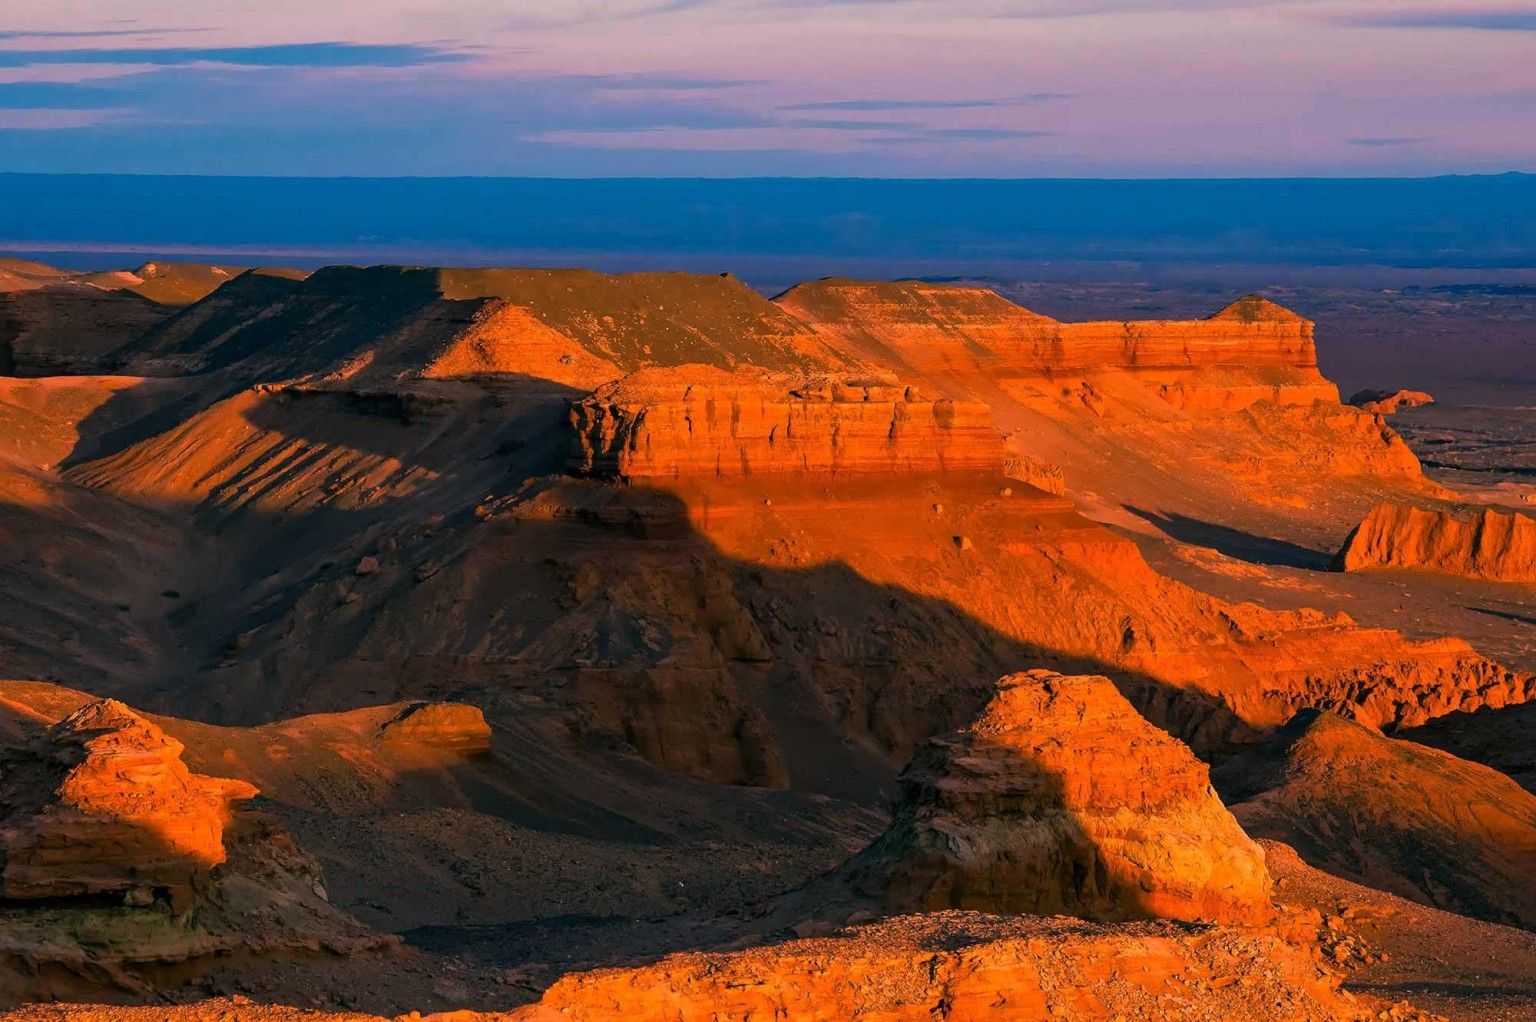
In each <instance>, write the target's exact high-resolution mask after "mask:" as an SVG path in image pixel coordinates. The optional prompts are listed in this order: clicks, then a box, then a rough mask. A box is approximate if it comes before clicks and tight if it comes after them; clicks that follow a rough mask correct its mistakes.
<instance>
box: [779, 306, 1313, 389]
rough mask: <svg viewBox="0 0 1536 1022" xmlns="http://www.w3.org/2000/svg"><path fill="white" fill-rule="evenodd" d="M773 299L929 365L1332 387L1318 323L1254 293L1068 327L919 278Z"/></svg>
mask: <svg viewBox="0 0 1536 1022" xmlns="http://www.w3.org/2000/svg"><path fill="white" fill-rule="evenodd" d="M775 301H777V302H778V304H779V305H780V306H781V307H783V308H784V309H786V310H787V311H789V312H790V313H792V314H794V315H795V316H796V317H798V318H799V319H801V320H803V321H804V322H806V323H809V324H811V325H813V326H814V327H815V328H816V330H817V332H818V333H821V334H823V335H824V336H827V337H828V338H830V339H832V340H833V342H834V343H837V344H839V345H840V346H842V347H844V348H845V349H846V350H850V351H852V352H855V353H857V354H858V355H860V356H862V357H864V358H867V359H869V360H871V361H877V362H886V363H887V364H892V363H894V364H898V365H899V364H906V365H909V366H911V367H913V368H916V369H922V370H931V369H937V368H949V369H962V368H970V367H976V366H991V367H995V368H996V369H997V370H998V371H1000V372H1003V373H1006V374H1013V375H1018V374H1052V373H1055V374H1063V373H1074V372H1081V371H1083V370H1089V369H1129V370H1136V371H1157V370H1184V371H1188V370H1195V369H1199V368H1202V367H1221V366H1226V367H1239V368H1243V369H1256V370H1257V369H1265V368H1282V369H1292V370H1300V371H1303V372H1304V373H1305V374H1306V375H1305V376H1300V375H1298V376H1297V377H1296V378H1295V379H1296V382H1301V381H1302V380H1303V379H1305V380H1307V381H1309V382H1311V383H1312V384H1313V385H1315V386H1316V387H1317V388H1319V392H1320V393H1326V392H1329V391H1331V388H1330V387H1329V386H1328V385H1327V383H1326V381H1324V380H1323V378H1322V377H1321V376H1320V375H1318V374H1317V372H1316V369H1317V349H1316V346H1315V344H1314V342H1313V336H1312V335H1313V325H1312V323H1311V322H1310V321H1308V320H1305V319H1303V318H1302V317H1300V316H1298V315H1296V314H1295V313H1293V312H1291V311H1289V310H1287V309H1284V308H1281V307H1280V306H1278V305H1275V304H1274V303H1272V302H1269V301H1267V300H1265V299H1263V298H1259V297H1257V296H1250V297H1248V298H1244V299H1241V300H1240V301H1238V302H1235V303H1233V304H1232V305H1229V306H1228V307H1227V308H1225V309H1223V310H1221V311H1220V312H1218V313H1216V314H1215V315H1214V316H1211V317H1210V318H1208V319H1203V320H1188V321H1173V320H1152V321H1144V322H1100V323H1061V322H1058V321H1056V320H1054V319H1050V318H1049V317H1046V316H1041V315H1037V314H1036V313H1033V312H1030V311H1029V310H1027V309H1023V308H1021V307H1019V306H1017V305H1014V304H1013V303H1012V302H1009V301H1007V300H1006V299H1004V298H1001V297H999V296H998V295H996V294H993V293H992V292H990V291H985V290H981V289H976V288H964V287H955V286H950V285H943V284H926V283H922V282H919V281H898V282H894V283H871V282H862V281H848V280H820V281H815V282H812V283H807V284H801V285H799V286H797V287H794V288H791V289H790V290H789V291H786V292H785V293H784V294H782V295H780V296H779V297H778V298H777V299H775ZM1172 378H1176V375H1175V376H1174V377H1171V379H1172ZM1331 392H1332V394H1333V396H1334V397H1335V399H1336V398H1337V391H1331Z"/></svg>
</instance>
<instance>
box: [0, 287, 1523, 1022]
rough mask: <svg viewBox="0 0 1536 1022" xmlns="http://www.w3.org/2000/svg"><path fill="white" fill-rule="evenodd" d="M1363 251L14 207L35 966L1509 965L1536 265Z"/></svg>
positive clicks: (1367, 1006) (12, 873)
mask: <svg viewBox="0 0 1536 1022" xmlns="http://www.w3.org/2000/svg"><path fill="white" fill-rule="evenodd" d="M1368 283H1370V282H1355V283H1354V284H1353V285H1351V286H1340V285H1337V284H1336V285H1334V286H1322V285H1317V284H1308V283H1305V282H1302V283H1296V284H1294V285H1292V286H1289V287H1285V288H1269V289H1266V290H1265V293H1264V296H1263V297H1258V296H1250V297H1244V296H1243V295H1242V293H1241V291H1236V292H1219V290H1218V289H1215V288H1213V287H1211V286H1209V285H1205V284H1200V285H1198V286H1197V285H1190V284H1187V283H1183V284H1181V283H1178V282H1168V281H1163V282H1161V283H1152V284H1149V283H1139V284H1110V283H1100V284H1093V283H1089V284H1080V285H1078V284H1073V285H1068V284H1061V283H1050V282H1039V283H1032V284H1024V283H1018V282H1010V281H994V280H973V279H965V280H957V281H949V280H945V281H911V280H909V281H899V282H890V281H876V282H867V281H853V280H844V279H840V278H833V279H827V280H818V281H810V282H806V283H803V284H798V285H795V286H793V287H790V288H788V289H787V290H785V291H784V292H783V293H782V294H777V295H775V296H773V297H772V298H771V299H770V298H769V297H765V296H764V295H763V294H762V293H760V292H758V291H756V290H753V289H752V288H750V287H748V286H746V285H745V284H743V283H741V282H740V281H737V280H735V279H734V278H732V277H729V276H728V275H725V276H713V275H711V276H701V275H693V274H629V275H603V274H596V273H587V272H583V271H543V270H478V269H477V270H457V269H442V270H438V269H422V268H400V267H371V268H353V267H332V268H322V269H319V270H317V271H315V272H313V273H310V272H308V271H289V270H281V271H254V272H246V271H244V270H241V269H239V268H236V267H225V266H217V267H212V266H193V265H183V264H174V263H162V264H153V265H149V266H144V267H138V268H136V269H135V270H133V271H122V272H119V273H99V272H98V273H89V274H85V273H74V272H70V271H65V270H58V269H56V268H53V267H49V266H43V265H41V264H35V263H24V262H19V261H5V260H0V373H4V374H5V375H3V376H0V536H3V537H4V540H5V542H4V544H3V549H0V679H6V680H0V908H3V910H4V919H3V921H0V1007H4V1008H6V1009H7V1013H6V1014H5V1015H4V1017H7V1018H16V1019H27V1020H34V1019H35V1020H41V1019H58V1020H61V1022H62V1020H65V1019H80V1020H81V1022H85V1020H87V1019H113V1020H115V1019H119V1018H121V1019H123V1020H124V1022H138V1020H140V1019H144V1020H148V1019H150V1018H174V1019H188V1020H190V1019H203V1018H209V1019H213V1018H218V1019H253V1020H255V1019H279V1018H281V1019H290V1018H293V1019H298V1018H305V1019H316V1020H318V1019H320V1018H322V1017H324V1018H336V1019H347V1018H363V1017H391V1016H406V1015H408V1014H409V1013H412V1012H416V1013H422V1014H432V1013H440V1012H449V1013H458V1014H456V1015H455V1017H456V1018H461V1019H462V1018H471V1017H473V1016H474V1015H475V1014H476V1013H479V1014H486V1015H490V1016H498V1017H499V1016H505V1017H508V1018H512V1019H517V1020H524V1022H532V1020H542V1019H544V1018H557V1017H558V1018H577V1019H593V1020H597V1019H615V1018H620V1017H625V1018H629V1019H637V1020H638V1019H651V1018H655V1019H658V1020H660V1019H668V1020H671V1019H689V1020H691V1019H695V1018H697V1019H707V1018H714V1017H721V1016H720V1014H719V1013H725V1014H726V1015H728V1017H732V1018H743V1019H756V1018H785V1017H787V1018H826V1019H840V1018H865V1019H872V1020H873V1019H880V1020H898V1019H912V1018H932V1017H944V1018H952V1019H969V1018H996V1019H1025V1018H1044V1017H1051V1018H1074V1019H1084V1020H1100V1019H1102V1020H1109V1019H1113V1018H1122V1019H1146V1020H1149V1022H1150V1020H1156V1019H1191V1020H1193V1019H1225V1018H1255V1019H1276V1020H1279V1019H1357V1018H1358V1019H1366V1018H1388V1019H1392V1018H1396V1019H1414V1018H1431V1017H1445V1018H1450V1019H1466V1020H1478V1022H1482V1020H1489V1022H1491V1020H1504V1019H1536V932H1533V931H1536V897H1533V892H1536V794H1533V792H1536V758H1533V755H1532V753H1531V749H1533V748H1536V740H1533V734H1536V712H1533V707H1536V630H1533V625H1536V582H1530V581H1519V580H1515V581H1510V580H1509V579H1522V578H1525V577H1526V576H1527V573H1530V572H1536V539H1533V538H1532V536H1533V532H1532V530H1533V529H1536V517H1533V516H1536V499H1533V498H1536V480H1533V478H1532V476H1531V472H1532V471H1533V468H1532V463H1531V457H1532V449H1533V448H1532V444H1533V442H1536V441H1533V436H1536V433H1533V432H1532V428H1531V422H1530V418H1529V407H1530V406H1531V405H1536V380H1527V379H1525V377H1524V376H1522V373H1525V374H1527V375H1528V374H1529V372H1530V367H1531V366H1533V365H1536V358H1532V357H1531V352H1532V345H1533V344H1536V335H1533V334H1532V332H1531V331H1532V329H1533V326H1536V314H1533V312H1532V310H1531V308H1530V300H1531V299H1530V296H1529V295H1528V294H1527V293H1526V292H1524V291H1521V290H1520V288H1519V287H1518V286H1516V285H1507V286H1502V285H1501V286H1500V287H1503V289H1502V290H1501V289H1500V287H1493V286H1490V287H1471V286H1464V285H1461V284H1452V283H1445V282H1439V283H1434V282H1428V283H1425V284H1422V285H1410V287H1409V288H1408V289H1404V288H1402V287H1397V288H1391V289H1383V288H1380V287H1372V286H1367V284H1368ZM1388 291H1390V292H1391V293H1388ZM1452 344H1457V345H1463V346H1465V345H1475V346H1476V347H1477V351H1478V355H1477V357H1475V358H1473V357H1460V356H1455V357H1453V356H1450V355H1448V354H1447V351H1446V348H1447V346H1448V345H1452ZM1393 352H1395V353H1397V355H1398V356H1399V357H1397V358H1396V359H1395V360H1392V359H1390V358H1389V355H1390V354H1391V353H1393ZM1384 353H1385V354H1384ZM1383 365H1391V366H1393V367H1394V374H1395V375H1393V376H1392V378H1385V376H1381V377H1377V376H1375V375H1371V376H1370V377H1369V378H1367V375H1366V374H1368V373H1370V374H1375V373H1377V372H1378V370H1379V368H1380V367H1381V366H1383ZM1442 365H1444V366H1445V367H1446V368H1445V369H1444V370H1443V372H1440V375H1441V376H1442V377H1443V379H1440V380H1439V382H1441V383H1444V385H1445V386H1444V387H1440V388H1437V387H1436V385H1435V382H1434V379H1435V378H1434V377H1431V378H1430V379H1431V382H1429V383H1428V384H1427V385H1426V384H1425V374H1426V373H1429V372H1431V371H1436V372H1439V371H1440V370H1438V369H1436V368H1435V367H1439V366H1442ZM1500 366H1503V367H1506V368H1505V369H1503V370H1501V369H1499V367H1500ZM1490 367H1492V368H1490ZM1421 385H1422V386H1423V388H1424V389H1428V390H1431V391H1436V390H1437V389H1438V390H1439V393H1437V394H1436V397H1437V398H1438V399H1439V401H1438V403H1436V404H1433V405H1428V406H1425V407H1420V408H1411V409H1404V410H1401V411H1398V412H1396V413H1395V414H1393V415H1391V416H1383V415H1380V414H1377V413H1374V412H1369V411H1365V410H1362V409H1360V408H1356V407H1353V406H1352V405H1350V404H1349V403H1348V401H1347V400H1343V399H1344V398H1348V397H1349V396H1350V394H1352V393H1353V392H1354V390H1356V389H1364V388H1367V387H1382V388H1388V389H1392V388H1397V387H1419V386H1421ZM1382 509H1387V510H1382ZM1394 509H1397V510H1394ZM1371 523H1376V524H1375V525H1371ZM1368 529H1369V530H1370V531H1369V535H1364V534H1365V533H1366V532H1367V530H1368ZM1367 540H1368V541H1369V542H1368V543H1367ZM1351 543H1357V544H1358V545H1359V547H1360V548H1361V549H1364V548H1365V547H1366V546H1368V547H1369V550H1368V552H1367V553H1368V556H1367V555H1364V554H1362V555H1360V556H1358V557H1355V558H1354V559H1346V558H1345V557H1344V556H1343V551H1344V550H1345V549H1346V548H1349V547H1350V545H1351ZM1346 567H1347V568H1348V569H1349V570H1343V569H1344V568H1346ZM1532 577H1536V576H1532Z"/></svg>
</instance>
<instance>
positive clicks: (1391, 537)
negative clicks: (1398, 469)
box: [1334, 504, 1536, 582]
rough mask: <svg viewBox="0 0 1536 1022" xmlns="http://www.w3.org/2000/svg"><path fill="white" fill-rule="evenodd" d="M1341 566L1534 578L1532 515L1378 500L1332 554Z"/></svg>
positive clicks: (1504, 579)
mask: <svg viewBox="0 0 1536 1022" xmlns="http://www.w3.org/2000/svg"><path fill="white" fill-rule="evenodd" d="M1334 565H1335V567H1337V568H1339V569H1340V570H1343V571H1368V570H1371V569H1374V568H1418V569H1422V570H1425V571H1437V572H1442V573H1444V574H1448V575H1463V576H1469V577H1475V578H1486V579H1492V580H1494V581H1498V582H1536V518H1533V517H1531V516H1530V515H1528V514H1522V513H1520V512H1518V511H1513V510H1500V509H1498V508H1492V507H1484V508H1469V509H1456V508H1418V507H1411V506H1409V505H1406V504H1381V505H1379V506H1377V507H1376V508H1375V509H1373V510H1372V511H1371V513H1370V514H1368V515H1366V516H1365V520H1364V521H1362V522H1361V523H1360V524H1359V526H1357V527H1356V528H1355V530H1354V531H1353V532H1351V533H1350V534H1349V537H1348V538H1347V539H1345V541H1344V545H1343V547H1341V548H1340V550H1339V553H1338V555H1337V556H1336V557H1335V558H1334Z"/></svg>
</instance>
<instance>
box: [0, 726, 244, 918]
mask: <svg viewBox="0 0 1536 1022" xmlns="http://www.w3.org/2000/svg"><path fill="white" fill-rule="evenodd" d="M182 751H183V746H182V744H181V743H180V742H178V741H176V740H175V739H174V738H171V737H169V736H168V735H166V734H165V732H163V731H161V730H160V728H159V727H157V726H155V725H154V724H152V723H150V722H149V721H148V720H146V719H145V718H143V717H141V716H139V715H138V714H136V713H134V712H133V711H132V710H131V709H129V708H128V707H126V706H124V705H123V704H122V703H119V702H116V701H115V700H111V699H106V700H102V701H100V702H95V703H89V704H87V705H85V706H83V707H81V708H80V709H78V710H76V711H75V712H74V713H72V714H70V715H69V716H68V717H66V718H64V719H63V720H61V721H59V722H58V723H57V724H54V725H53V726H52V727H50V728H49V729H48V731H47V732H46V733H45V734H44V735H42V736H41V737H40V738H38V739H37V741H36V742H34V743H33V744H32V745H31V746H29V747H28V748H25V749H23V750H20V751H18V752H13V753H10V754H8V755H7V757H6V761H5V762H3V763H0V897H3V898H8V899H33V898H53V897H62V896H70V895H82V894H100V893H107V892H121V891H132V890H135V889H144V888H149V889H154V888H171V889H177V888H181V889H185V888H189V887H190V885H192V884H193V883H194V882H196V881H197V880H198V879H199V878H200V877H203V876H205V875H206V874H207V873H208V871H209V870H210V869H212V868H213V867H214V866H216V865H218V864H220V863H222V862H223V861H224V859H225V848H224V834H225V828H226V826H227V825H228V824H229V823H230V819H231V809H230V807H231V806H232V805H233V804H234V803H235V802H238V801H242V800H244V799H249V798H252V797H254V796H255V795H256V789H255V788H254V787H253V786H251V785H250V784H247V783H245V782H244V781H233V780H223V779H219V778H214V777H204V776H201V775H199V774H194V773H192V772H191V771H190V770H188V769H187V767H186V765H185V764H184V763H182V760H181V754H182Z"/></svg>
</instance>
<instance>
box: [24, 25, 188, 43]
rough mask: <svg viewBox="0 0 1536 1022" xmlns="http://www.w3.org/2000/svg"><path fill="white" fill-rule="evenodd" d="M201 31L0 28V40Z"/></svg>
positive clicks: (184, 29)
mask: <svg viewBox="0 0 1536 1022" xmlns="http://www.w3.org/2000/svg"><path fill="white" fill-rule="evenodd" d="M201 31H204V30H203V29H197V28H107V29H81V30H74V29H71V30H55V31H47V32H34V31H29V30H15V29H12V30H0V41H5V42H10V41H12V40H15V39H109V38H114V37H131V36H157V35H180V34H182V33H186V32H201Z"/></svg>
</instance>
